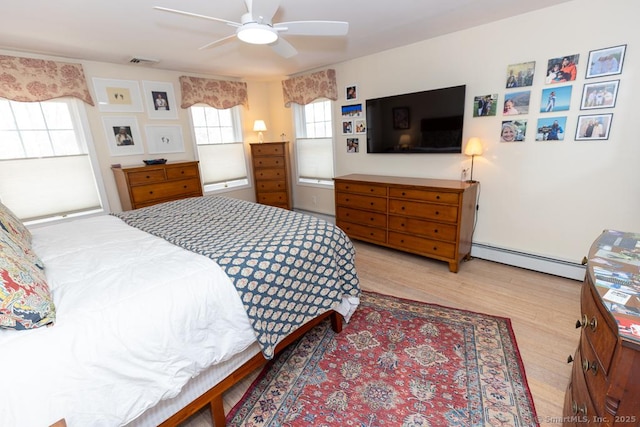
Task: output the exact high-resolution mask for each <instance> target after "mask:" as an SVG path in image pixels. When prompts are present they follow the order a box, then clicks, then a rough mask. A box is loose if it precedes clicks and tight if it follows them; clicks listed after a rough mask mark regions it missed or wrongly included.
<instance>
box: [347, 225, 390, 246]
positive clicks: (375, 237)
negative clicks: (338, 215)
mask: <svg viewBox="0 0 640 427" xmlns="http://www.w3.org/2000/svg"><path fill="white" fill-rule="evenodd" d="M336 225H337V226H338V227H339V228H340V229H342V231H344V232H345V233H347V235H348V236H349V237H353V238H356V239H357V238H360V239H362V240H369V241H373V242H378V243H385V242H386V241H387V232H386V230H385V229H383V228H375V227H367V226H366V225H361V224H354V223H352V222H347V221H341V220H337V221H336Z"/></svg>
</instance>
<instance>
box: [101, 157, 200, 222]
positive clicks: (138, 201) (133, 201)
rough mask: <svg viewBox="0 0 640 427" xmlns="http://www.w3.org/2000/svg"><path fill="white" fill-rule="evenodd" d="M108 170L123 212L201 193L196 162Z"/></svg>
mask: <svg viewBox="0 0 640 427" xmlns="http://www.w3.org/2000/svg"><path fill="white" fill-rule="evenodd" d="M111 169H112V170H113V174H114V176H115V179H116V185H117V187H118V194H119V195H120V203H121V205H122V210H124V211H128V210H131V209H138V208H143V207H145V206H151V205H155V204H157V203H162V202H168V201H171V200H178V199H184V198H187V197H197V196H202V183H201V182H200V169H199V168H198V162H180V163H166V164H164V165H150V166H135V167H124V168H116V167H113V168H111Z"/></svg>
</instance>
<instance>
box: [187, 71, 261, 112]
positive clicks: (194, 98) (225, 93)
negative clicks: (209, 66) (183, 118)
mask: <svg viewBox="0 0 640 427" xmlns="http://www.w3.org/2000/svg"><path fill="white" fill-rule="evenodd" d="M180 89H181V92H182V103H181V104H180V106H181V107H182V108H189V107H191V106H192V105H194V104H199V103H202V104H207V105H210V106H212V107H213V108H219V109H227V108H231V107H235V106H236V105H244V106H245V107H247V108H249V100H248V98H247V84H246V83H244V82H234V81H228V80H214V79H203V78H200V77H188V76H180Z"/></svg>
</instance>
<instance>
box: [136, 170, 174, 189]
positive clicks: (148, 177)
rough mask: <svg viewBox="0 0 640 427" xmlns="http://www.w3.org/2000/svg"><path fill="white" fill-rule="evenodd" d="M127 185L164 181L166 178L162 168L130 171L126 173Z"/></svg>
mask: <svg viewBox="0 0 640 427" xmlns="http://www.w3.org/2000/svg"><path fill="white" fill-rule="evenodd" d="M127 177H128V179H129V185H131V186H133V185H145V184H153V183H156V182H164V181H165V180H166V179H167V178H166V175H165V173H164V169H150V170H148V171H139V172H130V173H128V174H127Z"/></svg>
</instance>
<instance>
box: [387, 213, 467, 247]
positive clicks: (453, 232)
mask: <svg viewBox="0 0 640 427" xmlns="http://www.w3.org/2000/svg"><path fill="white" fill-rule="evenodd" d="M389 230H395V231H401V232H404V233H409V234H417V235H419V236H424V237H429V238H432V239H439V240H446V241H450V242H455V241H456V237H457V230H458V227H456V226H455V225H449V224H442V223H438V222H431V221H424V220H421V219H415V218H407V217H403V216H393V215H390V216H389Z"/></svg>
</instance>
